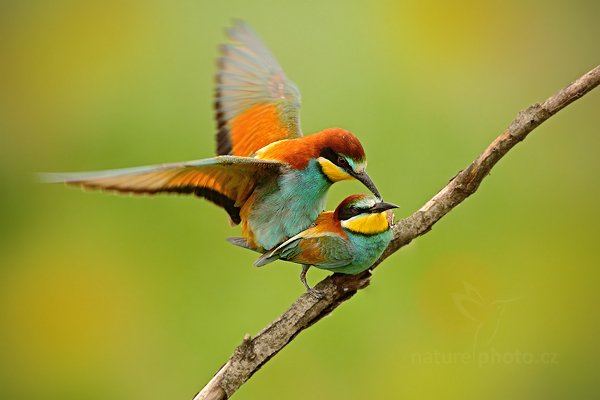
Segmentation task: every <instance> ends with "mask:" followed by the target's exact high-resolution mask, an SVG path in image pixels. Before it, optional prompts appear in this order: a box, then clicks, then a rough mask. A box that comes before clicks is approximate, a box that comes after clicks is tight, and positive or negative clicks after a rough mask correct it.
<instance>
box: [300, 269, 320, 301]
mask: <svg viewBox="0 0 600 400" xmlns="http://www.w3.org/2000/svg"><path fill="white" fill-rule="evenodd" d="M309 268H310V265H303V266H302V272H300V280H301V281H302V284H303V285H304V287H305V288H306V291H307V292H308V294H310V295H311V296H312V297H314V298H315V299H317V300H321V299H322V298H323V296H324V294H323V292H321V291H318V290H317V289H315V288H312V287H310V285H309V284H308V282H306V273H307V272H308V269H309Z"/></svg>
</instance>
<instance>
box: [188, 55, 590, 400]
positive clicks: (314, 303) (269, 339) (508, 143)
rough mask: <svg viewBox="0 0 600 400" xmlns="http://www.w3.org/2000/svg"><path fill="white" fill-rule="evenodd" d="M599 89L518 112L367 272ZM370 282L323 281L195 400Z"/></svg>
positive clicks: (230, 384) (213, 395) (256, 364)
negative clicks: (525, 142)
mask: <svg viewBox="0 0 600 400" xmlns="http://www.w3.org/2000/svg"><path fill="white" fill-rule="evenodd" d="M599 84H600V65H599V66H597V67H596V68H594V69H592V70H591V71H590V72H588V73H586V74H585V75H583V76H582V77H580V78H579V79H577V80H576V81H575V82H573V83H571V84H570V85H568V86H567V87H565V88H564V89H562V90H561V91H559V92H558V93H556V94H554V95H553V96H551V97H550V98H548V99H547V100H546V101H544V102H543V103H541V104H534V105H532V106H530V107H529V108H527V109H526V110H523V111H521V112H520V113H519V114H518V115H517V117H516V118H515V120H514V121H513V122H512V123H511V124H510V126H509V127H508V129H507V130H506V131H505V132H504V133H502V134H501V135H500V136H498V137H497V138H496V139H495V140H494V141H493V142H492V143H491V144H490V145H489V146H488V147H487V148H486V149H485V150H484V151H483V153H481V155H480V156H479V157H478V158H477V159H476V160H475V161H473V162H472V163H471V165H469V166H468V167H466V168H465V169H464V170H462V171H460V172H459V173H458V174H457V175H456V176H455V177H454V178H452V179H451V180H450V182H449V183H448V184H447V185H446V186H445V187H444V188H443V189H442V190H440V191H439V192H438V194H436V195H435V196H434V197H433V198H432V199H431V200H429V201H428V202H427V203H426V204H425V205H424V206H423V207H421V208H420V209H419V210H417V211H416V212H415V213H413V214H412V215H410V216H409V217H407V218H404V219H402V220H400V221H398V223H396V224H395V225H394V227H393V230H394V239H393V240H392V242H391V243H390V245H389V246H388V248H387V249H386V251H385V252H384V253H383V255H382V256H381V258H380V259H379V260H378V261H377V262H376V263H375V264H374V265H373V267H371V269H373V268H375V267H377V266H378V265H379V264H380V263H381V262H382V261H383V260H385V259H386V258H388V257H389V256H390V255H391V254H393V253H395V252H396V251H398V249H400V248H401V247H403V246H406V245H407V244H409V243H410V242H411V241H412V240H413V239H415V238H417V237H419V236H421V235H423V234H425V233H427V232H428V231H429V230H431V228H432V226H433V225H434V224H435V223H436V222H437V221H438V220H439V219H440V218H442V217H443V216H444V215H446V214H447V213H448V212H450V211H451V210H452V209H453V208H454V207H456V206H457V205H459V204H460V203H461V202H462V201H463V200H465V199H466V198H467V197H469V196H470V195H472V194H473V193H475V191H476V190H477V188H478V187H479V185H480V184H481V182H482V181H483V179H484V178H485V177H486V176H487V175H488V174H489V172H490V170H491V169H492V167H493V166H494V165H496V163H497V162H498V161H499V160H500V159H501V158H502V157H503V156H504V155H505V154H506V153H507V152H508V151H509V150H510V149H512V148H513V147H514V146H515V145H516V144H517V143H519V142H520V141H522V140H523V139H525V138H526V137H527V135H528V134H529V133H530V132H531V131H533V130H534V129H535V128H536V127H538V126H539V125H540V124H542V123H543V122H544V121H546V120H547V119H548V118H550V117H551V116H552V115H554V114H556V113H557V112H558V111H560V110H561V109H563V108H564V107H566V106H567V105H569V104H571V103H572V102H574V101H575V100H577V99H579V98H580V97H582V96H584V95H585V94H586V93H588V92H589V91H591V90H592V89H594V88H595V87H596V86H598V85H599ZM370 277H371V273H370V270H369V271H365V272H363V273H360V274H357V275H342V274H333V275H331V276H329V277H327V278H325V279H323V280H322V281H321V282H320V283H319V284H318V285H317V286H316V289H318V290H319V291H320V292H321V293H323V297H322V298H321V299H319V300H317V299H315V298H314V297H312V296H310V295H308V294H304V295H302V296H301V297H300V298H299V299H298V300H296V302H294V304H292V305H291V307H290V308H289V309H288V310H287V311H286V312H284V313H283V314H282V315H281V316H279V317H278V318H277V319H276V320H274V321H273V322H271V323H270V324H269V325H268V326H267V327H265V328H264V329H263V330H262V331H260V332H259V333H258V334H257V335H256V336H255V337H254V338H251V337H250V336H249V335H246V337H244V341H243V342H242V344H240V345H239V346H238V347H237V348H236V349H235V351H234V353H233V355H232V356H231V358H230V359H229V360H228V361H227V362H226V363H225V365H223V367H221V369H219V371H218V372H217V373H216V374H215V376H214V377H213V378H212V379H211V380H210V382H208V384H207V385H206V386H205V387H204V388H203V389H202V391H200V393H198V394H197V395H196V396H195V397H194V399H193V400H201V399H203V400H208V399H210V400H216V399H227V398H229V397H230V396H231V395H233V393H235V391H236V390H237V389H239V387H240V386H241V385H243V384H244V383H245V382H246V381H247V380H248V379H250V377H251V376H252V375H253V374H254V373H255V372H256V371H258V370H259V369H260V368H261V367H262V366H263V365H264V364H265V363H266V362H268V361H269V360H270V359H271V357H273V356H274V355H275V354H277V352H279V351H280V350H281V349H283V348H284V347H285V346H286V345H287V344H288V343H289V342H290V341H292V340H293V339H294V338H295V337H296V335H298V334H299V333H300V332H302V331H303V330H304V329H306V328H308V327H310V326H311V325H313V324H314V323H316V322H317V321H319V320H320V319H321V318H323V317H324V316H326V315H327V314H329V313H330V312H332V311H333V310H334V309H335V308H337V307H338V306H339V305H340V304H342V303H343V302H345V301H346V300H348V299H349V298H351V297H352V296H354V294H356V292H357V291H358V290H360V289H362V288H364V287H366V286H368V285H369V282H370Z"/></svg>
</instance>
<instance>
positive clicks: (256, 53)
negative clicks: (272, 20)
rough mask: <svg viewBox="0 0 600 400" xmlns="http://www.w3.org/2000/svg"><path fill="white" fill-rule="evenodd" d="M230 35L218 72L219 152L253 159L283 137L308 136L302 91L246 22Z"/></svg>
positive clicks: (241, 22) (235, 26)
mask: <svg viewBox="0 0 600 400" xmlns="http://www.w3.org/2000/svg"><path fill="white" fill-rule="evenodd" d="M227 34H228V36H229V38H230V39H231V41H232V43H230V44H225V45H223V46H222V47H221V57H220V58H219V72H218V74H217V91H216V102H215V108H216V118H217V127H218V132H217V154H220V155H224V154H231V155H236V156H250V155H252V154H254V152H256V151H257V150H258V149H260V148H262V147H264V146H266V145H267V144H269V143H273V142H275V141H277V140H281V139H289V138H295V137H299V136H302V132H301V129H300V91H299V90H298V88H297V87H296V85H295V84H294V83H293V82H291V81H290V80H288V78H287V77H286V76H285V73H284V72H283V69H282V68H281V66H280V65H279V63H278V62H277V60H276V59H275V57H273V54H271V52H270V51H269V49H267V47H266V46H265V44H264V43H263V42H262V40H261V39H260V38H259V37H258V36H257V35H256V33H254V31H253V30H252V29H251V28H250V27H249V26H248V25H247V24H246V23H244V22H243V21H234V24H233V27H231V28H230V29H229V30H228V31H227Z"/></svg>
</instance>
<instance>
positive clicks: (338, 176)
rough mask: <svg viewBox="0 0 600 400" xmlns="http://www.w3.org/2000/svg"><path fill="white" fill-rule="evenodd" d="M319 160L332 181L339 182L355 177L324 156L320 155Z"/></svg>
mask: <svg viewBox="0 0 600 400" xmlns="http://www.w3.org/2000/svg"><path fill="white" fill-rule="evenodd" d="M317 161H318V162H319V164H320V165H321V169H322V170H323V173H325V175H327V177H328V178H329V180H330V181H331V182H339V181H345V180H349V179H354V177H353V176H351V175H350V174H348V173H347V172H346V171H344V170H343V169H341V168H340V167H338V166H337V165H335V164H334V163H332V162H331V161H329V160H328V159H326V158H324V157H319V158H318V159H317Z"/></svg>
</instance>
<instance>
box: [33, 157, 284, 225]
mask: <svg viewBox="0 0 600 400" xmlns="http://www.w3.org/2000/svg"><path fill="white" fill-rule="evenodd" d="M282 168H287V166H285V165H284V164H281V163H279V162H276V161H268V160H257V159H252V158H246V157H231V156H222V157H216V158H212V159H206V160H199V161H190V162H185V163H175V164H166V165H157V166H148V167H135V168H125V169H119V170H107V171H99V172H88V173H75V174H47V175H45V176H44V178H45V180H46V181H49V182H64V183H66V184H69V185H74V186H80V187H83V188H91V189H102V190H108V191H116V192H122V193H134V194H156V193H181V194H195V195H196V196H199V197H204V198H206V199H207V200H209V201H211V202H213V203H215V204H217V205H218V206H220V207H223V208H224V209H225V210H226V211H227V212H228V214H229V216H230V217H231V220H232V222H233V223H235V224H238V223H240V222H241V218H240V209H241V208H242V206H243V205H244V204H245V202H246V201H247V200H248V198H249V197H250V195H251V193H252V192H253V191H254V188H255V187H256V184H257V182H259V181H263V180H266V179H275V178H276V177H277V176H278V174H279V173H281V171H282Z"/></svg>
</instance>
